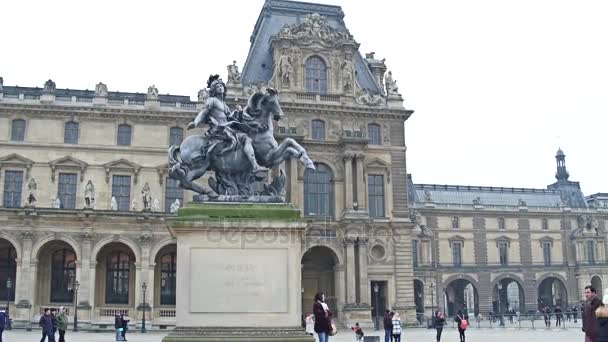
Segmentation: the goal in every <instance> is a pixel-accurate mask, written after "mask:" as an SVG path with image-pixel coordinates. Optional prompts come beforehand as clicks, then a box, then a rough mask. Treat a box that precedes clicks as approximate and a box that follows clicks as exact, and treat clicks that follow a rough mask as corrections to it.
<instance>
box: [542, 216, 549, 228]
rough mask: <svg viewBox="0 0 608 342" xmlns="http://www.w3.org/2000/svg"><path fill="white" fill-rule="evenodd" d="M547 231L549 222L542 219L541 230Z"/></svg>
mask: <svg viewBox="0 0 608 342" xmlns="http://www.w3.org/2000/svg"><path fill="white" fill-rule="evenodd" d="M548 229H549V220H547V219H546V218H544V219H543V230H548Z"/></svg>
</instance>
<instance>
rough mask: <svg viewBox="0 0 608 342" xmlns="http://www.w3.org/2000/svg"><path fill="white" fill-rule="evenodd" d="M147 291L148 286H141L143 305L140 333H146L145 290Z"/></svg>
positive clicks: (144, 284)
mask: <svg viewBox="0 0 608 342" xmlns="http://www.w3.org/2000/svg"><path fill="white" fill-rule="evenodd" d="M147 289H148V285H147V284H146V283H143V284H141V291H142V294H143V297H144V298H143V304H142V306H141V310H142V314H141V332H142V333H145V332H146V290H147Z"/></svg>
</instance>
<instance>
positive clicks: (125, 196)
mask: <svg viewBox="0 0 608 342" xmlns="http://www.w3.org/2000/svg"><path fill="white" fill-rule="evenodd" d="M112 196H114V198H116V203H117V204H118V210H119V211H129V202H130V200H131V176H114V177H113V178H112Z"/></svg>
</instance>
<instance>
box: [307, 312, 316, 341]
mask: <svg viewBox="0 0 608 342" xmlns="http://www.w3.org/2000/svg"><path fill="white" fill-rule="evenodd" d="M305 322H306V333H307V334H308V335H311V336H314V334H315V316H314V315H313V314H311V313H310V312H307V313H306V319H305Z"/></svg>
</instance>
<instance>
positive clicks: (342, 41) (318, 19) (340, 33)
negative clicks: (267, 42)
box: [273, 13, 358, 47]
mask: <svg viewBox="0 0 608 342" xmlns="http://www.w3.org/2000/svg"><path fill="white" fill-rule="evenodd" d="M273 39H286V40H296V41H298V43H300V44H304V45H309V44H311V43H320V44H322V45H324V46H327V47H339V46H342V45H346V44H349V45H355V46H358V44H357V42H356V41H355V40H354V39H353V36H352V35H351V34H350V32H348V30H337V29H335V28H333V27H331V26H329V24H328V23H327V19H326V18H325V17H324V16H321V15H320V14H318V13H312V14H308V15H307V16H305V17H304V20H303V21H302V23H301V24H299V25H285V26H283V28H281V30H280V31H279V33H278V34H277V35H276V36H275V37H273Z"/></svg>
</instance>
